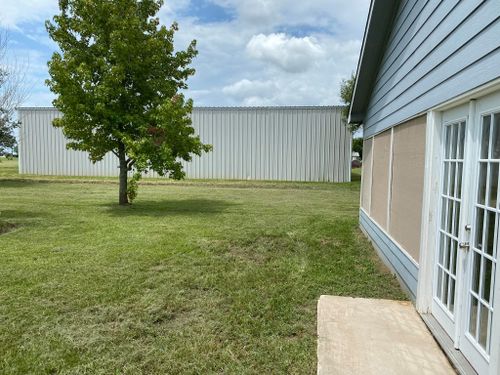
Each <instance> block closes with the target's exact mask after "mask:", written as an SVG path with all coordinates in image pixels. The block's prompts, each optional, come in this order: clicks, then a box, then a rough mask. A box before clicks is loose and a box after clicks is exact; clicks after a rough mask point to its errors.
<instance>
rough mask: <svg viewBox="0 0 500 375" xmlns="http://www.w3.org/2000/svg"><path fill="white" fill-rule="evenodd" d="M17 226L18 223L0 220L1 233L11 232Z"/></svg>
mask: <svg viewBox="0 0 500 375" xmlns="http://www.w3.org/2000/svg"><path fill="white" fill-rule="evenodd" d="M16 228H17V225H16V224H13V223H8V222H6V221H0V234H5V233H7V232H11V231H13V230H14V229H16Z"/></svg>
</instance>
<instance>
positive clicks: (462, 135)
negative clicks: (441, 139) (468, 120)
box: [457, 122, 465, 159]
mask: <svg viewBox="0 0 500 375" xmlns="http://www.w3.org/2000/svg"><path fill="white" fill-rule="evenodd" d="M464 148H465V122H461V123H460V130H459V136H458V155H457V159H463V158H464Z"/></svg>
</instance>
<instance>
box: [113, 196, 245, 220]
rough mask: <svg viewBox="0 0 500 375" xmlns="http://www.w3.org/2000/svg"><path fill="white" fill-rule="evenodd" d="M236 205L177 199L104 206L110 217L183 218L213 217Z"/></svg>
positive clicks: (205, 200) (222, 201) (225, 202)
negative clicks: (189, 216) (194, 216)
mask: <svg viewBox="0 0 500 375" xmlns="http://www.w3.org/2000/svg"><path fill="white" fill-rule="evenodd" d="M235 205H236V203H232V202H228V201H224V200H215V199H179V200H164V201H144V200H140V199H139V200H137V201H136V202H135V203H134V204H132V205H130V206H119V205H117V204H111V203H109V204H105V205H104V206H105V207H106V208H107V212H108V213H110V214H111V215H116V216H123V215H134V216H153V217H154V216H156V217H162V216H177V215H180V216H185V215H200V214H201V215H213V214H218V213H220V212H223V211H225V210H226V209H227V208H229V207H231V206H235Z"/></svg>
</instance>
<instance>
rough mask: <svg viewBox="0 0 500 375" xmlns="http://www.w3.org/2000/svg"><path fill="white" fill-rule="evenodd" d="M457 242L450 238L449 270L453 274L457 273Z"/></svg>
mask: <svg viewBox="0 0 500 375" xmlns="http://www.w3.org/2000/svg"><path fill="white" fill-rule="evenodd" d="M457 245H458V243H457V241H455V240H451V248H450V254H451V260H450V263H451V264H450V272H451V274H452V275H453V276H455V275H456V274H457V248H458V246H457Z"/></svg>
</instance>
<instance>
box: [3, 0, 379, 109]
mask: <svg viewBox="0 0 500 375" xmlns="http://www.w3.org/2000/svg"><path fill="white" fill-rule="evenodd" d="M369 3H370V1H369V0H302V1H300V0H170V1H169V0H167V1H165V4H164V5H163V7H162V9H161V10H160V13H159V17H160V21H161V22H162V23H163V24H165V25H170V24H171V23H172V22H173V21H177V22H178V24H179V31H178V32H177V33H176V36H175V46H176V48H177V49H185V48H186V47H187V46H188V44H189V42H190V41H191V40H193V39H196V40H197V43H198V44H197V48H198V51H199V54H198V56H197V57H196V58H195V60H194V61H193V67H194V68H195V69H196V74H195V75H194V76H193V77H191V78H190V79H189V80H188V85H189V89H188V90H187V91H186V96H188V97H191V98H193V100H194V104H195V106H274V105H336V104H340V99H339V96H338V94H339V85H340V82H341V80H342V79H343V78H348V77H349V76H350V74H351V73H352V72H353V71H355V70H356V65H357V61H358V56H359V52H360V49H361V43H362V39H363V31H364V27H365V22H366V17H367V14H368V8H369ZM57 10H58V9H57V0H2V5H1V8H0V29H4V30H7V31H8V33H9V38H10V44H9V52H8V61H9V63H13V62H15V63H16V64H17V65H21V66H23V67H24V68H25V71H26V85H27V86H28V87H29V95H28V97H27V99H26V100H25V102H24V103H23V105H24V106H50V105H51V102H52V99H53V95H52V93H51V92H50V90H49V89H48V88H47V87H46V86H45V80H46V79H47V78H48V73H47V61H48V60H49V59H50V57H51V55H52V53H53V52H54V51H55V50H57V46H56V45H55V44H54V43H53V42H52V41H51V40H50V38H49V37H48V35H47V33H46V31H45V26H44V23H45V20H47V19H50V18H51V17H52V16H53V15H54V14H56V13H57Z"/></svg>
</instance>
